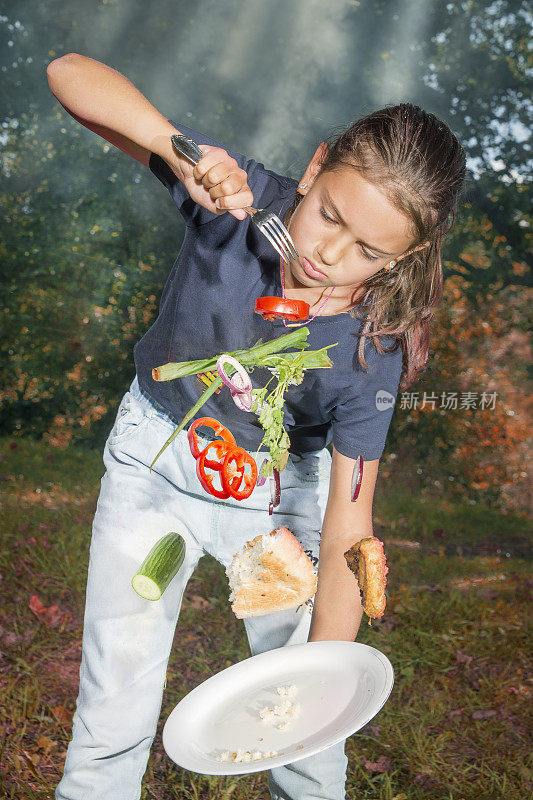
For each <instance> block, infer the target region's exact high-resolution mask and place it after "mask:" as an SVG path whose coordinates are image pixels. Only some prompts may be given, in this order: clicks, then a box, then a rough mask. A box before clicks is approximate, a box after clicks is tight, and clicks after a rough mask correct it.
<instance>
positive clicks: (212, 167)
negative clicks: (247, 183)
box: [193, 145, 242, 188]
mask: <svg viewBox="0 0 533 800" xmlns="http://www.w3.org/2000/svg"><path fill="white" fill-rule="evenodd" d="M206 147H207V145H204V146H202V147H201V150H202V151H203V152H204V153H205V155H204V156H203V158H202V159H200V161H199V162H198V164H196V166H195V167H194V169H193V175H194V177H195V178H196V180H197V181H201V182H202V183H203V184H204V186H206V187H207V188H210V187H211V186H215V185H216V184H217V183H220V181H223V180H224V178H227V177H228V175H229V174H230V173H232V172H241V171H242V170H240V168H239V165H238V164H237V162H236V161H235V159H234V158H231V156H229V155H228V154H227V153H226V151H225V150H222V148H220V147H210V148H209V149H206Z"/></svg>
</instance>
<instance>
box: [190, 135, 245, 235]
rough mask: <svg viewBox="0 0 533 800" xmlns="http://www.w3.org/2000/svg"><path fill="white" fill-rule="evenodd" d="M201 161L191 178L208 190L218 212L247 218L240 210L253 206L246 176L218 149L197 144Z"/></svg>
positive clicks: (236, 164)
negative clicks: (202, 154)
mask: <svg viewBox="0 0 533 800" xmlns="http://www.w3.org/2000/svg"><path fill="white" fill-rule="evenodd" d="M200 149H201V150H202V152H203V153H204V156H203V158H201V159H200V161H199V162H198V164H196V166H195V167H194V169H193V177H194V178H195V180H197V181H200V182H201V183H202V184H203V186H204V187H205V188H206V189H207V190H208V192H209V196H210V198H211V201H212V202H213V203H214V204H215V206H216V208H217V209H218V210H219V213H224V212H226V211H228V212H229V213H230V214H232V215H233V216H234V217H236V218H237V219H240V220H243V219H245V218H246V212H245V211H243V210H242V209H243V208H246V207H247V206H251V205H253V201H254V198H253V195H252V192H251V190H250V188H249V186H248V175H247V173H246V171H245V170H243V169H241V168H240V167H239V165H238V163H237V161H236V160H235V159H234V158H232V157H231V156H230V155H228V153H227V152H226V151H225V150H223V149H222V148H221V147H211V146H209V145H200Z"/></svg>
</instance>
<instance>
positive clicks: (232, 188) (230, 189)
mask: <svg viewBox="0 0 533 800" xmlns="http://www.w3.org/2000/svg"><path fill="white" fill-rule="evenodd" d="M244 176H245V177H244V179H243V178H242V176H240V175H235V174H231V175H228V177H227V178H224V180H222V181H221V182H220V183H217V184H216V185H215V186H212V187H211V188H210V189H209V194H210V195H211V198H212V200H218V198H219V197H230V196H231V195H233V194H237V193H238V192H240V191H242V190H243V189H245V188H248V186H247V182H246V180H247V175H246V173H244Z"/></svg>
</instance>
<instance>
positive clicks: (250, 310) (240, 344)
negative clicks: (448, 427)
mask: <svg viewBox="0 0 533 800" xmlns="http://www.w3.org/2000/svg"><path fill="white" fill-rule="evenodd" d="M172 124H174V125H175V126H176V128H178V129H179V130H180V131H181V132H182V133H184V134H185V135H187V136H189V137H190V138H192V139H193V140H194V141H196V142H197V143H198V144H208V145H214V146H221V145H219V144H218V143H217V142H215V141H213V140H212V139H210V138H208V137H207V136H204V135H203V134H201V133H198V132H197V131H193V130H191V129H189V128H188V127H187V126H185V125H181V124H179V125H178V124H176V123H172ZM225 149H227V148H225ZM231 155H232V156H233V157H234V158H236V160H237V162H238V163H239V166H240V167H241V168H243V169H245V170H246V171H247V173H248V184H249V186H250V188H251V190H252V192H253V196H254V203H253V205H254V206H255V207H256V208H266V209H270V210H271V211H274V212H275V213H276V214H278V216H280V217H282V218H283V217H284V215H285V213H286V211H287V210H288V209H289V208H290V206H291V204H292V202H293V200H294V197H295V193H296V181H294V180H292V179H290V178H285V177H283V176H281V175H277V174H276V173H274V172H271V171H269V170H267V169H265V167H264V166H263V165H262V164H259V163H257V162H256V161H253V160H246V158H245V157H244V156H242V155H238V154H235V153H231ZM150 169H151V170H152V172H153V173H154V175H156V177H157V178H159V180H160V181H161V182H162V183H163V185H164V186H165V187H166V188H167V189H168V191H169V192H170V195H171V197H172V200H173V201H174V203H175V205H176V206H177V208H178V209H179V211H180V213H181V214H182V216H183V218H184V220H185V225H186V233H185V239H184V242H183V245H182V247H181V250H180V252H179V255H178V258H177V260H176V262H175V264H174V266H173V268H172V271H171V273H170V276H169V278H168V280H167V283H166V285H165V288H164V290H163V294H162V297H161V303H160V311H159V316H158V318H157V319H156V321H155V322H154V324H153V325H152V327H151V328H150V329H149V330H148V332H147V333H146V334H145V335H144V336H143V338H142V339H141V340H140V341H139V342H138V343H137V345H136V346H135V350H134V355H135V365H136V368H137V375H138V379H139V385H140V387H141V390H142V391H143V392H144V393H145V394H146V395H147V396H148V397H149V398H150V399H151V400H152V402H153V403H154V404H155V405H156V406H159V407H160V408H162V409H163V410H164V411H165V412H166V413H167V414H168V415H169V416H170V417H171V418H172V419H174V420H175V421H176V422H177V423H178V422H181V420H182V419H183V417H184V416H185V414H186V413H187V412H188V411H189V410H190V408H192V406H193V405H194V404H195V403H196V402H197V400H198V397H199V395H200V393H201V389H199V387H198V382H197V379H196V378H195V377H189V378H179V379H176V380H172V381H165V382H156V381H154V380H153V378H152V369H153V368H154V367H157V366H161V365H162V364H166V363H167V362H169V361H189V360H191V359H199V358H206V357H209V356H214V355H218V354H220V353H224V352H228V351H231V350H238V349H243V348H248V347H251V346H252V345H253V344H255V343H256V342H257V341H258V340H259V339H263V341H268V340H270V339H274V338H277V337H279V336H282V335H283V334H285V333H288V332H290V331H291V330H294V329H290V328H285V327H284V325H283V323H282V322H281V321H275V322H268V321H265V320H263V319H262V318H261V317H260V316H259V315H258V314H255V313H254V305H255V301H256V299H257V297H259V296H261V295H277V296H281V282H280V275H279V256H278V254H277V253H276V251H275V250H274V249H273V247H272V246H271V245H270V244H269V242H268V241H267V239H266V238H265V237H264V236H263V234H262V233H260V231H259V230H258V229H257V228H256V227H255V225H253V223H252V222H251V221H250V219H249V218H247V219H246V220H243V221H239V220H237V219H235V217H233V216H232V215H231V214H227V213H226V214H222V215H216V214H213V213H211V212H210V211H207V210H206V209H204V208H203V207H202V206H199V205H198V204H197V203H195V202H194V201H193V200H191V198H190V196H189V194H188V192H187V191H186V190H185V188H184V187H183V185H182V184H181V182H180V181H179V180H178V178H177V177H176V176H175V174H174V172H173V171H172V170H171V169H170V167H169V166H168V165H167V164H166V163H165V162H164V161H163V160H162V159H161V158H160V157H159V156H158V155H155V154H154V153H152V155H151V158H150ZM360 326H361V321H360V320H356V319H354V318H353V317H352V316H350V314H347V313H345V314H335V315H332V316H325V317H316V318H315V319H313V320H312V321H311V322H310V323H309V331H310V333H309V336H308V343H309V348H310V349H313V350H318V349H320V348H322V347H325V346H326V345H329V344H333V343H335V342H338V345H337V346H336V347H334V348H332V349H331V350H330V351H329V355H330V358H331V360H332V361H333V368H332V369H316V370H309V371H307V372H306V374H305V377H304V380H303V382H302V383H301V384H300V385H299V386H290V387H289V389H288V391H287V394H286V411H285V428H286V429H287V432H288V434H289V437H290V440H291V447H290V450H291V452H293V453H297V454H301V453H306V452H311V451H316V450H319V449H321V448H323V447H325V446H326V444H329V443H330V442H331V441H333V444H334V445H335V447H336V449H337V450H338V451H339V452H340V453H343V454H344V455H346V456H349V457H350V458H356V457H357V456H358V455H362V456H363V458H364V459H365V460H372V459H377V458H379V457H380V456H381V454H382V452H383V448H384V445H385V439H386V435H387V430H388V427H389V424H390V420H391V417H392V413H393V408H394V399H395V398H396V394H397V391H398V383H399V379H400V374H401V369H402V355H401V348H399V347H398V348H397V349H396V350H395V351H394V352H391V353H385V354H382V355H381V354H379V353H378V351H377V350H376V348H375V346H374V344H373V343H372V342H371V341H370V340H367V343H366V346H365V360H366V362H367V367H368V369H369V372H366V371H365V370H364V368H363V367H361V365H360V364H359V360H358V358H357V348H358V343H359V338H358V337H357V336H355V335H354V334H355V333H357V331H359V330H360ZM382 342H383V345H384V347H385V348H390V347H391V345H393V344H394V341H393V340H392V339H390V338H389V339H383V340H382ZM251 377H252V383H253V385H254V387H256V388H259V387H262V386H264V385H265V384H266V382H267V380H268V379H269V378H270V377H271V375H270V373H268V372H267V371H266V370H264V369H255V370H254V371H253V373H252V375H251ZM272 386H273V384H272ZM204 388H205V387H204ZM377 393H379V394H378V397H377V399H376V395H377ZM387 393H388V395H387ZM390 395H392V397H390ZM380 400H381V402H380ZM200 416H210V417H214V418H215V419H219V420H220V421H221V422H223V423H224V425H226V426H227V427H228V428H229V429H230V430H231V431H232V433H233V435H234V436H235V439H236V441H237V444H239V445H240V446H242V447H245V448H246V449H248V450H256V449H257V448H258V447H259V445H260V442H261V439H262V437H263V430H262V428H261V427H260V425H259V423H258V422H257V417H256V416H255V414H253V413H246V412H244V411H241V410H239V409H238V408H237V406H236V405H235V404H234V402H233V400H232V398H231V395H230V393H229V391H228V390H227V389H225V388H223V389H222V391H221V392H220V393H219V394H215V395H213V396H212V397H211V398H210V399H209V400H208V402H207V403H206V404H205V405H204V406H203V407H202V409H201V411H200V412H199V413H198V414H197V417H200Z"/></svg>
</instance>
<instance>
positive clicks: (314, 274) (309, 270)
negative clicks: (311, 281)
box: [300, 256, 327, 281]
mask: <svg viewBox="0 0 533 800" xmlns="http://www.w3.org/2000/svg"><path fill="white" fill-rule="evenodd" d="M300 260H301V263H302V267H303V270H304V272H305V274H306V275H309V277H310V278H315V280H319V281H325V280H327V276H326V275H324V273H323V272H319V271H318V270H317V269H316V268H315V267H314V266H313V264H311V262H310V261H308V260H307V259H306V258H304V257H303V256H302V258H301V259H300Z"/></svg>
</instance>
